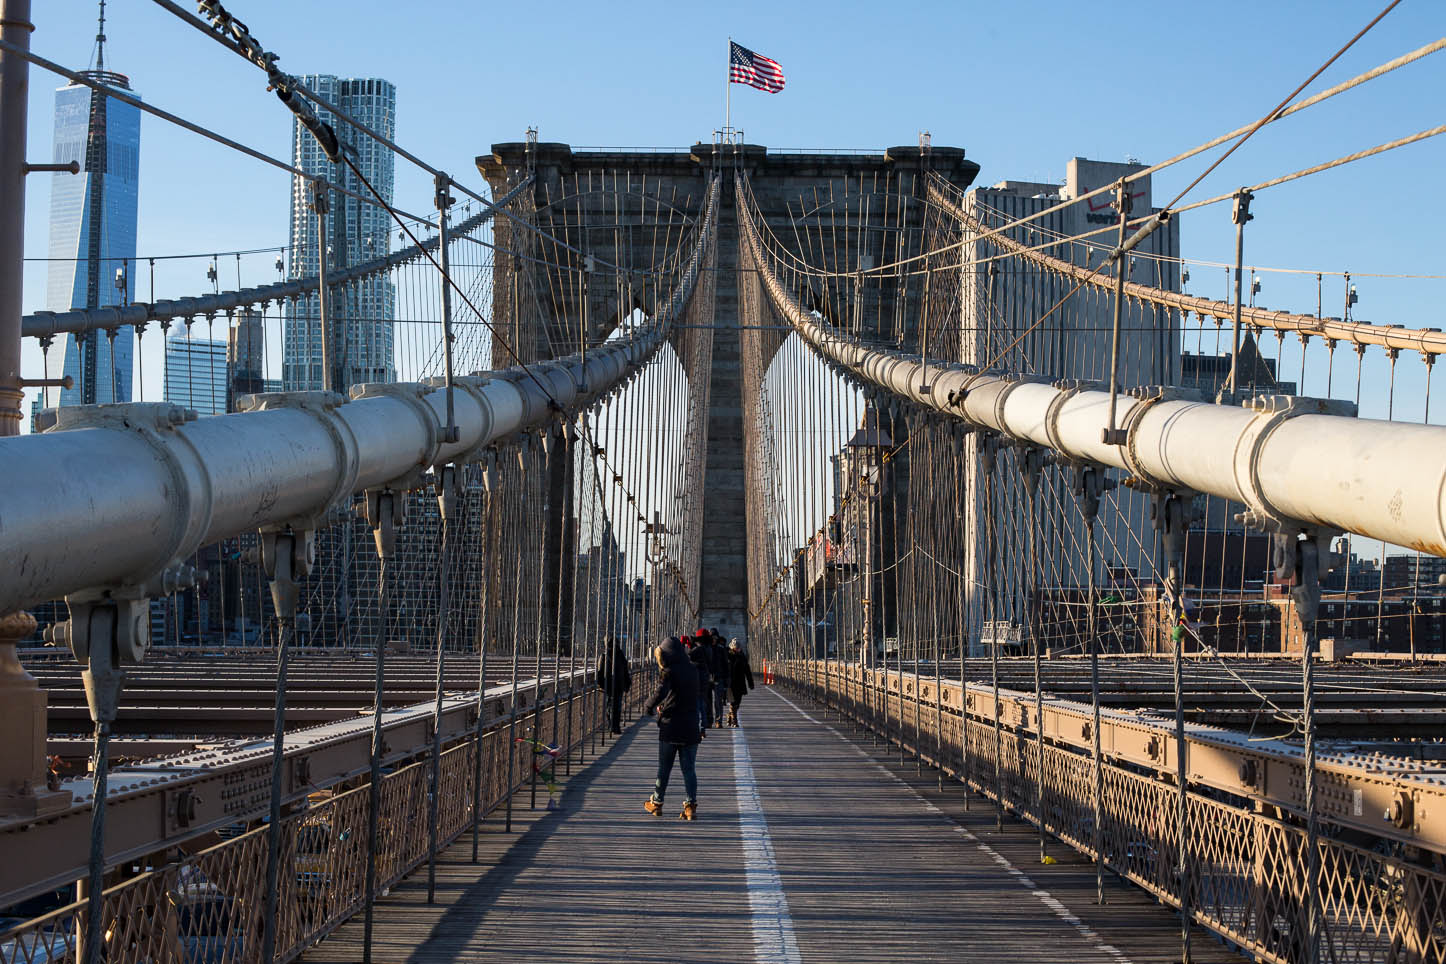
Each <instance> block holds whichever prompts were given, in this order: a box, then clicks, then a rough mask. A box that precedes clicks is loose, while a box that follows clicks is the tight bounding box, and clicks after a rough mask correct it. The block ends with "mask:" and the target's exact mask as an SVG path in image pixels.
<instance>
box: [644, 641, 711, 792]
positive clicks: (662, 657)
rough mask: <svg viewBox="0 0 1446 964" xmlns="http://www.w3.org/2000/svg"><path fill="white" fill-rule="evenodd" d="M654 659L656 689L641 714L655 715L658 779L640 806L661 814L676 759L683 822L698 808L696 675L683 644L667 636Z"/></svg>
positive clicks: (654, 652) (698, 731)
mask: <svg viewBox="0 0 1446 964" xmlns="http://www.w3.org/2000/svg"><path fill="white" fill-rule="evenodd" d="M653 656H654V658H655V659H657V661H658V666H659V667H660V668H661V669H662V671H663V674H662V678H661V679H660V680H659V681H658V689H657V691H656V692H654V693H653V696H652V698H651V699H649V700H648V703H647V705H646V706H644V707H643V714H644V715H646V716H651V715H652V714H653V713H654V712H655V711H656V712H657V714H658V779H657V782H656V783H654V784H653V795H652V796H651V797H649V798H648V801H647V803H644V804H643V809H644V810H646V811H648V813H651V814H652V815H653V816H655V817H656V816H660V815H661V814H662V812H663V796H664V794H666V793H667V792H668V778H669V777H671V776H672V773H673V761H674V760H675V759H676V760H678V761H679V763H681V764H682V768H683V792H684V794H685V796H684V797H683V812H682V813H680V814H679V815H678V816H680V817H681V818H682V819H684V820H692V819H694V817H695V815H696V813H697V809H698V776H697V773H696V771H695V770H694V763H695V761H696V760H697V757H698V744H699V742H701V741H702V739H703V735H702V730H701V729H700V727H699V725H698V693H699V690H698V672H697V670H695V669H694V668H693V662H692V661H691V660H690V659H689V658H688V653H687V651H686V650H684V648H683V644H682V641H681V640H679V639H678V637H676V636H669V637H668V639H667V642H665V643H663V644H662V645H661V646H659V647H658V648H657V649H656V650H654V651H653Z"/></svg>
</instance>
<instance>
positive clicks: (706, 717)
mask: <svg viewBox="0 0 1446 964" xmlns="http://www.w3.org/2000/svg"><path fill="white" fill-rule="evenodd" d="M686 646H687V652H688V659H689V660H691V661H692V663H693V668H694V669H696V670H697V671H698V725H699V726H700V727H702V728H703V735H704V736H707V734H708V727H710V726H712V725H713V657H712V655H711V654H710V653H709V652H708V630H706V629H700V630H698V631H697V632H696V633H694V634H693V635H692V636H689V637H688V638H687V641H686Z"/></svg>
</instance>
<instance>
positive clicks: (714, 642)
mask: <svg viewBox="0 0 1446 964" xmlns="http://www.w3.org/2000/svg"><path fill="white" fill-rule="evenodd" d="M708 654H709V656H710V657H711V663H710V665H709V669H711V670H712V671H713V694H712V695H713V708H712V716H713V725H714V726H716V727H722V726H723V705H724V703H726V702H727V699H728V665H729V664H728V644H727V643H725V642H724V641H723V637H722V636H720V635H719V634H718V628H717V627H716V626H715V627H714V628H712V629H710V630H708Z"/></svg>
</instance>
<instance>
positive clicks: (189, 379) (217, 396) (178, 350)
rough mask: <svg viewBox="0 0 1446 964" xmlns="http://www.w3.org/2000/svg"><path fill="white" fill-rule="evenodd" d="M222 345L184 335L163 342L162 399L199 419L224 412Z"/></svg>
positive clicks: (223, 356)
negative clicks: (164, 374) (164, 385)
mask: <svg viewBox="0 0 1446 964" xmlns="http://www.w3.org/2000/svg"><path fill="white" fill-rule="evenodd" d="M228 389H229V386H228V385H227V382H226V342H225V341H222V340H221V339H219V338H216V339H211V338H197V337H195V336H192V335H187V334H186V333H185V331H180V332H176V333H174V334H172V335H171V336H170V337H169V338H167V339H166V387H165V399H166V401H168V402H174V403H175V404H177V405H180V406H183V407H185V408H189V409H192V410H194V411H195V412H196V413H197V414H199V415H221V414H224V413H225V412H226V408H227V405H226V400H227V393H228Z"/></svg>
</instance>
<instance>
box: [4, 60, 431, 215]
mask: <svg viewBox="0 0 1446 964" xmlns="http://www.w3.org/2000/svg"><path fill="white" fill-rule="evenodd" d="M0 50H3V51H4V52H5V53H7V54H13V55H14V56H16V57H21V58H23V59H25V60H28V61H29V62H30V63H32V64H34V65H35V66H37V67H39V68H41V69H42V70H48V71H50V72H51V73H52V74H55V75H57V76H59V77H64V78H65V79H66V80H68V81H70V82H71V83H74V84H80V85H81V86H83V87H89V88H90V89H91V90H94V91H97V92H99V93H102V94H104V95H105V96H106V97H109V98H110V99H112V100H118V101H120V102H121V103H122V104H128V105H130V106H131V107H135V108H138V109H139V110H142V111H144V112H145V113H147V114H150V115H151V116H153V117H159V118H160V119H161V120H163V121H166V122H168V123H171V124H175V125H176V126H177V127H180V128H182V129H183V130H188V131H190V132H191V133H193V134H199V135H200V136H202V137H204V138H206V139H207V140H209V141H214V142H216V143H217V144H220V145H221V146H222V147H229V148H231V149H232V150H233V151H237V152H239V153H241V154H245V155H247V156H248V157H253V158H255V159H256V160H258V161H261V162H262V163H264V164H270V165H271V166H272V167H275V168H278V169H280V170H283V171H285V172H286V173H288V174H294V175H296V176H297V177H302V178H305V179H306V180H308V181H316V180H320V178H318V177H317V176H316V175H314V174H308V173H306V172H305V171H303V170H302V169H301V168H299V167H293V166H292V165H290V164H288V163H286V162H285V161H283V160H280V159H279V158H275V157H272V156H271V155H270V154H265V153H263V152H261V151H258V150H256V149H255V148H254V147H247V146H246V145H245V144H242V143H241V142H240V141H234V140H232V139H231V138H229V137H227V136H226V135H224V134H218V133H216V132H215V131H213V130H211V129H209V128H206V127H202V126H201V125H200V124H197V123H195V122H193V121H188V120H186V119H185V118H184V117H180V116H178V115H176V114H172V113H171V112H170V111H167V110H162V109H161V108H159V107H156V106H154V105H152V104H148V103H146V102H145V101H143V100H141V99H140V98H139V97H132V96H131V95H129V94H126V93H124V92H123V91H120V90H117V89H116V88H114V87H109V86H107V85H105V84H102V83H100V82H99V81H96V80H92V79H90V78H89V77H86V76H85V75H84V74H79V73H76V72H75V71H73V70H70V69H68V68H66V67H62V66H61V65H60V64H57V63H55V62H54V61H53V60H47V59H46V58H44V57H42V56H40V55H39V54H37V53H33V52H31V51H29V50H24V49H22V48H20V47H17V46H15V45H14V44H12V43H10V42H9V41H8V40H0ZM332 187H333V188H334V189H335V190H337V191H340V192H341V193H343V194H345V195H347V196H348V197H351V198H354V199H356V200H357V201H360V202H361V203H363V204H374V205H375V204H377V202H376V201H374V200H372V199H371V198H369V197H366V196H365V195H362V194H358V193H356V192H354V191H350V190H348V189H346V188H344V187H342V186H341V185H339V184H333V185H332ZM398 210H400V209H398ZM401 213H402V214H404V215H406V216H407V217H408V218H411V219H413V220H415V221H417V222H418V223H420V224H425V225H427V226H428V227H433V228H434V227H436V225H435V224H433V223H432V222H430V221H428V220H427V219H426V218H422V217H418V216H417V215H415V214H408V213H407V212H406V211H401Z"/></svg>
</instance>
